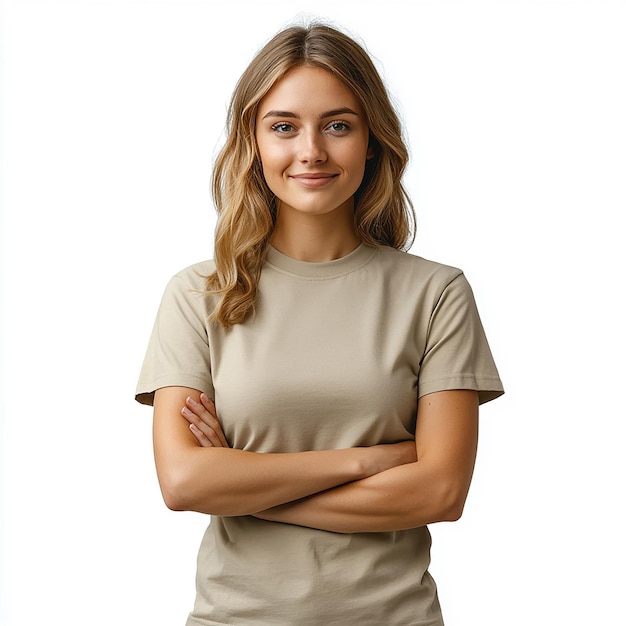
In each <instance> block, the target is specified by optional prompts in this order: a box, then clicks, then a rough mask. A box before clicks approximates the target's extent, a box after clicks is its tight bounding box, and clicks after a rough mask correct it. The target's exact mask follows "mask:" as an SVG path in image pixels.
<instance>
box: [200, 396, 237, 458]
mask: <svg viewBox="0 0 626 626" xmlns="http://www.w3.org/2000/svg"><path fill="white" fill-rule="evenodd" d="M200 402H202V405H203V406H204V408H205V409H206V410H207V411H208V412H209V413H210V414H211V416H212V417H213V419H214V420H215V421H214V422H213V421H212V422H211V424H210V425H211V427H212V428H213V429H214V430H215V433H216V434H217V436H218V437H219V438H220V441H221V442H222V445H223V446H224V447H225V448H230V446H229V444H228V441H227V440H226V436H225V435H224V431H223V430H222V424H221V423H220V421H219V419H218V417H217V410H216V408H215V402H214V401H213V400H211V399H210V398H209V397H208V396H207V395H206V394H205V393H201V394H200Z"/></svg>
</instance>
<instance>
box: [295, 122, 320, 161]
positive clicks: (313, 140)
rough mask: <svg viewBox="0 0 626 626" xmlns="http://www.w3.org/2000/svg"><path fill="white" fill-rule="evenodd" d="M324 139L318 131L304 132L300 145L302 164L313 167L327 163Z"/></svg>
mask: <svg viewBox="0 0 626 626" xmlns="http://www.w3.org/2000/svg"><path fill="white" fill-rule="evenodd" d="M326 158H327V156H326V148H325V147H324V138H323V136H322V135H321V133H320V132H319V131H317V130H313V129H311V130H307V131H303V132H302V133H301V135H300V142H299V144H298V160H299V161H300V163H306V164H307V165H312V164H314V163H323V162H324V161H326Z"/></svg>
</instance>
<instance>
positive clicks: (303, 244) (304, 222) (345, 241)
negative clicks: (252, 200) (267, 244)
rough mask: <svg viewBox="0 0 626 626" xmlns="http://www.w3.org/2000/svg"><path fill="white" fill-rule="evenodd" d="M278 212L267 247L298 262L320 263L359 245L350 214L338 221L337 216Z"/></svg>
mask: <svg viewBox="0 0 626 626" xmlns="http://www.w3.org/2000/svg"><path fill="white" fill-rule="evenodd" d="M287 213H291V212H289V211H282V210H279V211H278V215H277V219H276V226H275V228H274V233H273V234H272V237H271V239H270V241H271V244H272V245H273V246H274V248H276V249H277V250H278V251H279V252H282V253H283V254H286V255H287V256H289V257H291V258H293V259H297V260H299V261H307V262H309V263H321V262H324V261H333V260H335V259H340V258H341V257H344V256H346V255H347V254H350V252H352V251H353V250H355V249H356V248H357V247H358V245H359V244H360V243H361V240H360V239H359V237H358V236H357V234H356V232H355V230H354V223H353V219H352V211H350V213H349V215H348V214H344V216H343V217H342V219H338V218H339V217H340V216H338V215H337V214H333V213H334V212H333V213H329V214H325V215H307V214H303V213H296V214H295V215H294V214H292V213H291V214H289V215H287Z"/></svg>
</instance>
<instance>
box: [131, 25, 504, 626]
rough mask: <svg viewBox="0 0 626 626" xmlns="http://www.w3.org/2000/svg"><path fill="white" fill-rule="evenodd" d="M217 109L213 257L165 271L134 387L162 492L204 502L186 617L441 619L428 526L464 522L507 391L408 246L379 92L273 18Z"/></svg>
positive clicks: (468, 318) (395, 129)
mask: <svg viewBox="0 0 626 626" xmlns="http://www.w3.org/2000/svg"><path fill="white" fill-rule="evenodd" d="M228 122H229V124H228V137H227V141H226V144H225V146H224V148H223V150H222V152H221V153H220V155H219V157H218V159H217V162H216V165H215V170H214V181H213V191H214V196H215V202H216V206H217V209H218V213H219V221H218V226H217V230H216V239H215V260H214V261H212V262H204V263H200V264H198V265H195V266H193V267H191V268H188V269H186V270H183V271H182V272H180V273H179V274H177V275H176V276H175V277H174V278H173V279H172V281H171V282H170V283H169V285H168V287H167V289H166V291H165V295H164V297H163V301H162V304H161V307H160V309H159V313H158V317H157V320H156V323H155V327H154V330H153V334H152V337H151V339H150V343H149V347H148V352H147V355H146V359H145V362H144V366H143V369H142V373H141V377H140V381H139V385H138V389H137V399H138V400H139V401H140V402H143V403H147V404H152V403H153V404H154V448H155V458H156V467H157V473H158V478H159V483H160V486H161V489H162V492H163V497H164V499H165V502H166V504H167V506H168V507H170V508H171V509H174V510H192V511H199V512H202V513H207V514H210V515H211V516H212V518H211V523H210V525H209V527H208V529H207V531H206V534H205V536H204V539H203V541H202V545H201V548H200V552H199V556H198V572H197V596H196V603H195V607H194V609H193V611H192V613H191V615H190V616H189V619H188V622H187V624H188V625H194V624H195V625H203V626H207V625H215V624H254V625H255V626H259V625H268V626H269V625H271V626H279V625H290V626H294V625H309V624H324V625H326V624H342V625H344V624H358V625H359V626H364V625H366V624H372V625H376V626H380V625H381V624H386V625H403V626H406V625H409V624H411V625H413V624H415V625H417V624H419V625H422V626H426V625H429V626H433V625H436V624H437V625H439V624H442V623H443V622H442V617H441V611H440V608H439V603H438V599H437V592H436V587H435V584H434V582H433V580H432V578H431V577H430V575H429V574H428V565H429V549H430V536H429V533H428V529H427V526H426V525H427V524H429V523H432V522H437V521H441V520H456V519H458V518H459V517H460V515H461V512H462V510H463V506H464V502H465V498H466V496H467V492H468V489H469V485H470V480H471V476H472V470H473V466H474V459H475V455H476V446H477V437H478V405H479V404H480V403H481V402H485V401H488V400H491V399H493V398H495V397H497V396H499V395H500V394H501V393H502V385H501V382H500V380H499V377H498V372H497V370H496V367H495V365H494V362H493V360H492V357H491V353H490V350H489V347H488V344H487V341H486V339H485V335H484V332H483V329H482V326H481V323H480V320H479V317H478V313H477V310H476V307H475V304H474V299H473V296H472V292H471V289H470V287H469V285H468V283H467V281H466V279H465V277H464V275H463V273H462V272H461V271H460V270H458V269H454V268H451V267H447V266H444V265H441V264H437V263H433V262H430V261H426V260H424V259H421V258H419V257H416V256H413V255H410V254H408V253H406V252H404V251H403V250H404V249H406V248H407V246H408V245H410V240H411V234H412V208H411V205H410V202H409V200H408V198H407V196H406V193H405V191H404V189H403V186H402V181H401V178H402V174H403V171H404V168H405V165H406V161H407V150H406V147H405V145H404V143H403V141H402V134H401V128H400V125H399V122H398V118H397V116H396V114H395V112H394V110H393V108H392V106H391V104H390V101H389V97H388V95H387V92H386V89H385V87H384V85H383V83H382V81H381V79H380V77H379V75H378V73H377V72H376V69H375V68H374V66H373V64H372V62H371V60H370V58H369V57H368V55H367V54H366V53H365V52H364V50H363V49H362V48H361V47H360V46H359V45H358V44H357V43H355V42H354V41H353V40H352V39H350V38H349V37H347V36H346V35H344V34H342V33H341V32H338V31H337V30H334V29H332V28H330V27H328V26H324V25H313V26H311V27H309V28H303V27H293V28H288V29H286V30H285V31H283V32H281V33H279V34H278V35H277V36H275V37H274V38H273V39H272V40H271V41H270V42H269V43H268V44H267V45H266V46H265V47H264V48H263V49H262V50H261V51H260V52H259V53H258V55H257V56H256V58H255V59H254V60H253V61H252V63H251V65H250V66H249V67H248V69H247V70H246V71H245V72H244V74H243V76H242V77H241V79H240V81H239V83H238V84H237V87H236V88H235V92H234V95H233V99H232V102H231V106H230V110H229V118H228Z"/></svg>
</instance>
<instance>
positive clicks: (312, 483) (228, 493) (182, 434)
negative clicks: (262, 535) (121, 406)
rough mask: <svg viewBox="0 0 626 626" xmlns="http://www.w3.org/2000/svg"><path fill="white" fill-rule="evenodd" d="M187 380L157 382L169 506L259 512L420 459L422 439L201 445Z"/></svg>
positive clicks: (159, 448) (158, 447)
mask: <svg viewBox="0 0 626 626" xmlns="http://www.w3.org/2000/svg"><path fill="white" fill-rule="evenodd" d="M188 397H191V398H192V399H193V400H195V401H196V402H200V392H199V391H196V390H195V389H189V388H187V387H164V388H162V389H158V390H157V392H156V394H155V398H154V427H153V439H154V455H155V462H156V468H157V475H158V479H159V484H160V486H161V492H162V493H163V498H164V500H165V503H166V505H167V506H168V507H169V508H170V509H172V510H176V511H197V512H200V513H208V514H210V515H252V514H254V513H257V512H259V511H264V510H266V509H269V508H272V507H275V506H278V505H281V504H285V503H286V502H292V501H293V500H298V499H300V498H304V497H306V496H310V495H313V494H315V493H319V492H321V491H325V490H327V489H331V488H332V487H337V486H338V485H342V484H345V483H348V482H351V481H354V480H359V479H362V478H367V477H368V476H373V475H374V474H378V473H379V472H382V471H384V470H386V469H390V468H391V467H395V466H397V465H403V464H405V463H412V462H414V461H415V444H414V442H411V441H407V442H403V443H398V444H389V445H380V446H371V447H365V448H348V449H344V450H319V451H318V450H316V451H310V452H293V453H281V454H264V453H256V452H246V451H243V450H235V449H231V448H227V447H220V446H211V447H201V446H200V445H199V444H198V441H197V440H196V438H195V437H194V435H193V433H192V432H191V430H190V429H189V425H188V423H187V422H186V421H185V420H184V419H183V418H182V417H181V409H182V407H184V406H185V403H186V400H187V398H188Z"/></svg>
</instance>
